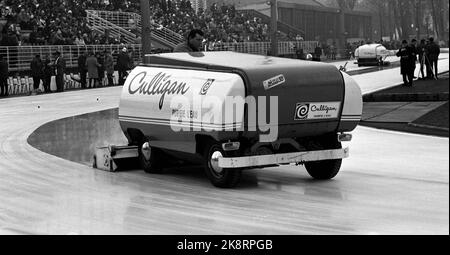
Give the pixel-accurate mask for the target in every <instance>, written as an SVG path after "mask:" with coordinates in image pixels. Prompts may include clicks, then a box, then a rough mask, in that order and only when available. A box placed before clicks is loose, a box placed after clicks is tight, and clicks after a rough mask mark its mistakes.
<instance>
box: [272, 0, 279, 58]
mask: <svg viewBox="0 0 450 255" xmlns="http://www.w3.org/2000/svg"><path fill="white" fill-rule="evenodd" d="M277 22H278V4H277V0H270V27H271V29H272V31H271V37H270V39H271V42H272V44H271V53H272V56H278V38H277V31H278V24H277Z"/></svg>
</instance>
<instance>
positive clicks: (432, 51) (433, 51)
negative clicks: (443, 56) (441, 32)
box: [427, 37, 441, 79]
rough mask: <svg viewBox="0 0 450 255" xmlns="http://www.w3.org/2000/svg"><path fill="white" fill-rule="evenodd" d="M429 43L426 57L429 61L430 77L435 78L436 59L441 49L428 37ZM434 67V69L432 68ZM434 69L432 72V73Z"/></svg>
mask: <svg viewBox="0 0 450 255" xmlns="http://www.w3.org/2000/svg"><path fill="white" fill-rule="evenodd" d="M429 41H430V44H429V45H428V47H427V58H428V60H429V61H430V70H431V72H430V78H431V79H433V78H435V79H437V78H438V77H437V76H438V66H437V65H438V59H439V54H440V53H441V49H440V48H439V45H437V44H436V43H435V42H434V38H433V37H430V39H429ZM433 69H434V70H433ZM433 71H434V73H433Z"/></svg>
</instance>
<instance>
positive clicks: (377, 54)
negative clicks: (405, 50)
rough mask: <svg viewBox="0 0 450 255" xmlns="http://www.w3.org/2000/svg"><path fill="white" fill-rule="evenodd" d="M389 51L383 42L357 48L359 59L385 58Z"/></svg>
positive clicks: (356, 54) (356, 53)
mask: <svg viewBox="0 0 450 255" xmlns="http://www.w3.org/2000/svg"><path fill="white" fill-rule="evenodd" d="M388 55H389V51H388V50H387V49H386V48H385V47H384V46H383V45H381V44H364V45H361V46H359V47H358V48H357V49H356V50H355V57H356V58H357V59H379V58H382V59H385V58H386V57H387V56H388Z"/></svg>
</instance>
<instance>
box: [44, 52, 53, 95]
mask: <svg viewBox="0 0 450 255" xmlns="http://www.w3.org/2000/svg"><path fill="white" fill-rule="evenodd" d="M42 74H43V76H42V83H43V84H44V92H45V93H50V92H52V91H51V90H50V82H51V81H52V76H53V75H54V67H53V64H52V61H51V60H50V57H49V56H48V55H45V57H44V61H43V64H42Z"/></svg>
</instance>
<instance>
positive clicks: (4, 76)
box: [0, 54, 9, 96]
mask: <svg viewBox="0 0 450 255" xmlns="http://www.w3.org/2000/svg"><path fill="white" fill-rule="evenodd" d="M8 76H9V71H8V63H7V62H6V60H5V59H4V58H3V55H1V54H0V96H8Z"/></svg>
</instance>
